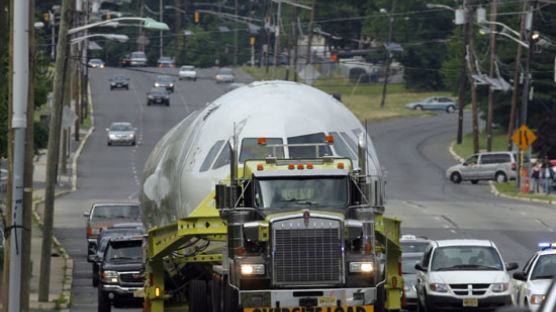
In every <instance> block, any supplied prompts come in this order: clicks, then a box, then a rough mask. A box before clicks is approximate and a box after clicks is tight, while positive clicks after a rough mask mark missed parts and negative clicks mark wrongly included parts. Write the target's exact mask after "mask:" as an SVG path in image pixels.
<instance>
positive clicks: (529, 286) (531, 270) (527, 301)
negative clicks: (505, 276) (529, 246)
mask: <svg viewBox="0 0 556 312" xmlns="http://www.w3.org/2000/svg"><path fill="white" fill-rule="evenodd" d="M539 247H540V248H541V250H540V251H537V252H536V253H535V254H534V255H533V256H532V257H531V258H530V259H529V261H527V263H526V264H525V266H524V267H523V271H521V272H515V273H514V275H513V277H514V281H513V282H514V285H515V295H514V299H515V304H517V305H519V306H524V307H528V308H529V309H530V310H531V311H532V312H535V311H537V310H538V309H539V307H540V305H541V303H542V302H543V301H544V299H545V296H546V293H547V290H548V287H549V286H550V283H551V282H552V279H553V278H554V277H555V276H556V243H549V242H543V243H540V244H539Z"/></svg>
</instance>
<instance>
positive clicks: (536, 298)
mask: <svg viewBox="0 0 556 312" xmlns="http://www.w3.org/2000/svg"><path fill="white" fill-rule="evenodd" d="M545 298H546V295H532V296H531V303H532V304H541V303H542V302H543V301H544V299H545Z"/></svg>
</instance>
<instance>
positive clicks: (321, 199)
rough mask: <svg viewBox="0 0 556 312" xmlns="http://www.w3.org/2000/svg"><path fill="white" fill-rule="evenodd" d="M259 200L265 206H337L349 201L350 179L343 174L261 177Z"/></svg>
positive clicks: (258, 189) (261, 205) (259, 203)
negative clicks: (336, 175)
mask: <svg viewBox="0 0 556 312" xmlns="http://www.w3.org/2000/svg"><path fill="white" fill-rule="evenodd" d="M256 183H257V191H256V194H255V201H256V202H257V206H259V207H260V208H264V209H273V208H277V209H283V208H292V207H305V208H308V207H312V208H315V207H337V208H344V207H346V206H347V204H348V202H347V201H348V198H347V193H348V189H347V187H348V179H347V177H345V176H341V177H307V178H294V179H292V178H271V179H270V178H265V179H259V180H257V182H256Z"/></svg>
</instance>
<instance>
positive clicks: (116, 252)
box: [105, 240, 142, 261]
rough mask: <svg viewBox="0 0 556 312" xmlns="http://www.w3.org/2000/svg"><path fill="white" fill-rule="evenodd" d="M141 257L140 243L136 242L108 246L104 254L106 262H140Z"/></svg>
mask: <svg viewBox="0 0 556 312" xmlns="http://www.w3.org/2000/svg"><path fill="white" fill-rule="evenodd" d="M141 257H142V248H141V241H137V240H132V241H126V242H118V243H112V244H109V245H108V248H107V249H106V254H105V259H106V260H108V261H118V260H141Z"/></svg>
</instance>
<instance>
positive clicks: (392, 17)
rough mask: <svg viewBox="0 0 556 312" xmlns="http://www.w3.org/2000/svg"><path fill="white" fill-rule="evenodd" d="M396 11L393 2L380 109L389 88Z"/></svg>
mask: <svg viewBox="0 0 556 312" xmlns="http://www.w3.org/2000/svg"><path fill="white" fill-rule="evenodd" d="M395 11H396V0H392V10H390V25H389V27H388V43H387V45H386V47H385V48H386V56H385V62H384V63H385V65H386V69H385V71H384V84H383V85H382V100H380V107H381V108H382V107H384V102H385V101H386V88H387V86H388V78H389V77H390V61H391V58H392V56H391V54H392V52H390V49H389V44H390V43H391V42H392V35H393V34H392V33H393V30H394V12H395Z"/></svg>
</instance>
